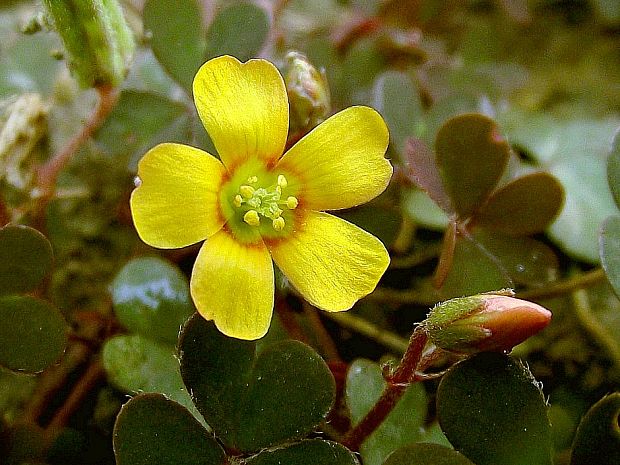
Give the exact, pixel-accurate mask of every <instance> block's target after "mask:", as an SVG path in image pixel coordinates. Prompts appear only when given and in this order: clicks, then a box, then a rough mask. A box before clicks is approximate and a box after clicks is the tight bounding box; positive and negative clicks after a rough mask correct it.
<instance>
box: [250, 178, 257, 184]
mask: <svg viewBox="0 0 620 465" xmlns="http://www.w3.org/2000/svg"><path fill="white" fill-rule="evenodd" d="M248 182H249V183H250V184H256V183H257V182H258V176H250V177H249V178H248Z"/></svg>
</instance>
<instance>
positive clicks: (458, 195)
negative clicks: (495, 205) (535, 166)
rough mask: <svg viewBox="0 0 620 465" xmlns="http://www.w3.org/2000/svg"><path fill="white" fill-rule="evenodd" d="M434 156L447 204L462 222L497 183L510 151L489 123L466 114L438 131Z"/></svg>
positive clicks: (496, 129) (452, 120) (476, 115)
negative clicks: (446, 194) (447, 198)
mask: <svg viewBox="0 0 620 465" xmlns="http://www.w3.org/2000/svg"><path fill="white" fill-rule="evenodd" d="M435 153H436V159H437V165H438V167H439V172H440V174H441V178H442V180H443V185H444V187H445V189H446V191H447V192H448V195H449V197H450V201H451V202H450V203H451V205H452V207H453V208H454V209H455V210H456V213H457V214H458V215H459V217H461V218H466V217H468V216H470V215H471V214H472V213H473V212H474V211H475V210H476V209H477V208H479V207H480V206H481V205H482V204H483V203H484V201H485V200H486V199H487V198H488V196H489V195H490V193H491V191H492V190H493V188H494V187H495V185H496V184H497V183H498V181H499V179H500V178H501V176H502V173H503V172H504V170H505V169H506V165H507V163H508V158H509V156H510V147H509V145H508V142H506V139H505V138H504V137H503V136H502V135H501V134H500V132H499V128H498V127H497V125H496V124H495V122H494V121H493V120H492V119H490V118H488V117H486V116H483V115H481V114H475V113H470V114H465V115H460V116H457V117H455V118H452V119H450V120H448V121H447V122H446V123H445V124H444V125H443V126H442V127H441V129H440V130H439V132H438V133H437V138H436V140H435Z"/></svg>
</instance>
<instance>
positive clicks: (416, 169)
mask: <svg viewBox="0 0 620 465" xmlns="http://www.w3.org/2000/svg"><path fill="white" fill-rule="evenodd" d="M405 166H406V169H405V175H406V176H407V178H408V179H409V180H410V181H411V182H413V183H414V184H416V185H417V186H418V187H420V188H421V189H423V190H424V191H425V192H426V193H427V194H428V196H429V197H430V198H431V199H433V201H434V202H435V203H436V204H437V205H438V206H439V207H440V208H441V209H442V210H443V211H444V212H445V213H446V214H449V213H454V209H453V208H452V204H451V203H450V197H449V196H448V193H447V192H446V189H445V187H444V184H443V179H442V177H441V173H440V172H439V167H438V166H437V161H436V158H435V154H434V153H433V152H432V151H431V149H430V148H429V147H428V146H427V145H426V144H425V143H424V142H423V141H422V140H420V139H416V138H409V139H408V140H407V144H406V147H405Z"/></svg>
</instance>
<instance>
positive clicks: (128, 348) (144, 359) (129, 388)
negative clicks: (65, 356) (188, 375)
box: [101, 334, 200, 418]
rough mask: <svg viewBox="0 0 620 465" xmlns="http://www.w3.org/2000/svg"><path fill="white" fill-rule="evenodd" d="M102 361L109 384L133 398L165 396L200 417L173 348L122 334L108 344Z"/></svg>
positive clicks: (139, 337)
mask: <svg viewBox="0 0 620 465" xmlns="http://www.w3.org/2000/svg"><path fill="white" fill-rule="evenodd" d="M101 358H102V361H103V366H104V368H105V370H106V372H107V374H108V378H109V380H110V382H111V383H112V384H114V385H115V386H116V387H117V388H119V389H122V390H123V391H125V392H129V393H131V394H138V393H140V392H156V393H160V394H165V395H166V396H168V397H169V398H170V399H172V400H175V401H176V402H178V403H180V404H181V405H183V406H184V407H186V408H187V409H189V410H190V411H191V412H192V413H193V414H194V416H196V417H198V418H199V417H200V415H198V412H197V410H196V408H195V406H194V404H193V403H192V400H191V398H190V396H189V394H188V393H187V391H186V390H185V387H184V385H183V380H182V379H181V372H180V369H179V361H178V359H177V358H176V349H175V347H174V346H173V345H171V344H162V343H159V342H156V341H152V340H150V339H147V338H146V337H144V336H141V335H138V334H134V335H124V334H123V335H118V336H115V337H113V338H111V339H108V340H107V341H106V342H105V344H104V345H103V350H102V353H101Z"/></svg>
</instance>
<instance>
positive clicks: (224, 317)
mask: <svg viewBox="0 0 620 465" xmlns="http://www.w3.org/2000/svg"><path fill="white" fill-rule="evenodd" d="M273 280H274V277H273V263H272V261H271V258H270V256H269V251H268V250H267V247H265V245H264V244H263V243H262V242H258V243H255V244H252V245H243V244H240V243H239V242H237V241H236V240H235V239H233V237H232V236H231V235H230V233H229V232H228V231H225V230H221V231H220V232H218V233H217V234H215V235H214V236H212V237H210V238H209V239H208V240H207V241H206V242H205V243H204V244H203V246H202V248H201V249H200V252H199V253H198V257H197V258H196V262H195V263H194V269H193V271H192V278H191V282H190V290H191V294H192V298H193V300H194V304H195V305H196V308H197V309H198V312H199V313H200V314H201V315H202V316H203V317H204V318H205V319H207V320H213V321H214V322H215V325H216V326H217V328H218V329H219V330H220V331H221V332H222V333H224V334H225V335H227V336H230V337H235V338H237V339H246V340H253V339H259V338H261V337H263V336H264V335H265V333H266V332H267V330H268V329H269V324H270V322H271V314H272V312H273V299H274V281H273Z"/></svg>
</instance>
